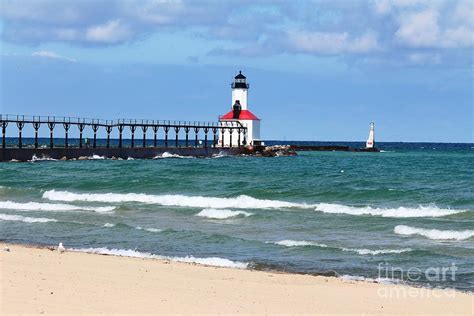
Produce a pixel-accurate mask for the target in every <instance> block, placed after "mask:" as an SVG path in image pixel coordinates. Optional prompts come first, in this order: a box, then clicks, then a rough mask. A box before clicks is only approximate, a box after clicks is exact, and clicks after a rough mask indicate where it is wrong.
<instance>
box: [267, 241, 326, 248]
mask: <svg viewBox="0 0 474 316" xmlns="http://www.w3.org/2000/svg"><path fill="white" fill-rule="evenodd" d="M274 244H276V245H280V246H285V247H306V246H314V247H320V248H327V247H328V245H325V244H319V243H316V242H313V241H306V240H280V241H276V242H274Z"/></svg>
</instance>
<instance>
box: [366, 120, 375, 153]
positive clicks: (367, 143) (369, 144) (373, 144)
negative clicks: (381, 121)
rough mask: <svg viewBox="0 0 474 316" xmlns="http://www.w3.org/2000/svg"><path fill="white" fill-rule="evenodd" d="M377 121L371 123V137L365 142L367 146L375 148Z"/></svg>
mask: <svg viewBox="0 0 474 316" xmlns="http://www.w3.org/2000/svg"><path fill="white" fill-rule="evenodd" d="M374 133H375V123H374V122H372V123H370V130H369V137H368V138H367V142H366V143H365V148H374V147H375V139H374V137H375V136H374Z"/></svg>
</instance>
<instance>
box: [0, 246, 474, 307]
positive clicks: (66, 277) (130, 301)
mask: <svg viewBox="0 0 474 316" xmlns="http://www.w3.org/2000/svg"><path fill="white" fill-rule="evenodd" d="M5 247H7V248H9V251H6V250H4V248H5ZM1 249H2V250H1V252H0V254H1V255H0V265H1V270H0V271H1V274H0V283H1V295H0V298H1V300H0V313H1V314H2V315H10V314H13V315H15V314H23V315H24V314H68V315H71V314H118V313H120V314H176V313H185V314H190V313H200V314H217V313H221V314H426V315H434V314H459V315H472V314H473V312H474V309H473V308H474V295H472V294H466V293H461V292H457V291H456V292H455V291H446V290H427V289H420V288H412V287H408V286H401V285H384V284H376V283H370V282H362V281H344V280H341V279H338V278H334V277H322V276H309V275H295V274H284V273H273V272H272V273H270V272H263V271H251V270H240V269H230V268H216V267H209V266H202V265H196V264H187V263H179V262H170V261H166V260H156V259H140V258H129V257H117V256H105V255H97V254H86V253H78V252H70V251H66V252H65V253H62V254H59V253H58V252H57V251H52V250H50V249H46V248H36V247H29V246H22V245H11V244H1Z"/></svg>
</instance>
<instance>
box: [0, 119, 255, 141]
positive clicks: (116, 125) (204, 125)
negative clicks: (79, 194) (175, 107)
mask: <svg viewBox="0 0 474 316" xmlns="http://www.w3.org/2000/svg"><path fill="white" fill-rule="evenodd" d="M9 124H11V125H16V128H17V130H18V140H17V142H16V144H13V146H14V147H17V148H22V147H23V146H24V144H23V140H24V137H23V129H24V128H25V126H28V125H31V126H32V127H33V129H34V144H32V145H33V146H34V148H38V147H39V142H38V139H39V137H38V134H39V130H40V127H41V126H42V125H43V126H47V128H48V129H49V148H54V147H57V146H60V147H62V146H61V145H60V144H58V143H57V138H55V137H54V129H55V128H56V127H57V126H58V125H60V126H62V127H63V130H64V143H63V146H64V147H65V148H69V147H74V145H72V144H70V142H69V132H70V128H71V127H72V126H76V127H77V129H78V132H79V142H78V144H77V145H76V147H79V148H82V147H83V146H89V145H90V146H91V147H92V148H96V147H98V142H97V133H98V131H99V130H100V129H103V130H105V132H106V142H105V147H106V148H110V147H111V146H112V142H111V134H112V132H114V131H117V132H118V144H117V145H116V147H119V148H121V147H125V144H124V132H125V131H126V130H127V129H128V130H129V131H130V133H131V134H130V142H129V144H130V147H131V148H134V147H136V146H135V145H136V144H135V132H136V130H137V129H141V131H142V146H141V147H147V138H146V137H147V131H148V130H152V131H153V147H157V146H158V133H159V132H160V130H162V131H163V133H164V137H163V140H164V146H165V147H171V146H173V145H172V143H173V142H172V141H171V142H170V140H169V133H170V132H171V133H173V132H174V136H175V137H174V147H179V146H180V144H182V143H183V141H182V140H181V141H180V139H179V135H180V132H181V133H182V134H183V132H184V146H185V147H191V146H192V145H191V144H192V141H190V138H189V136H190V132H192V133H193V134H194V146H195V147H198V146H200V145H201V144H202V146H203V147H208V146H209V145H210V146H211V147H225V146H227V147H240V146H244V145H246V143H247V141H246V139H247V128H246V127H245V126H242V124H241V123H240V122H238V121H227V122H200V121H169V120H168V121H166V120H136V119H117V120H101V119H89V118H78V117H60V116H29V115H11V114H0V126H1V129H2V148H6V147H7V141H6V133H7V127H8V126H9ZM11 125H10V126H11ZM86 128H90V129H91V130H92V132H93V138H92V143H91V144H89V142H84V141H83V138H84V137H83V135H84V132H85V131H86ZM209 134H211V136H212V141H208V138H209ZM218 135H219V136H221V140H222V141H221V142H220V144H219V142H218V139H219V137H218ZM191 136H192V135H191ZM199 136H204V139H199ZM226 137H227V138H226ZM233 137H236V138H233ZM226 139H228V140H229V141H228V142H227V141H226ZM55 140H56V141H55ZM233 140H234V141H233ZM235 140H237V142H235ZM226 144H227V145H226ZM170 145H171V146H170ZM46 147H48V146H46Z"/></svg>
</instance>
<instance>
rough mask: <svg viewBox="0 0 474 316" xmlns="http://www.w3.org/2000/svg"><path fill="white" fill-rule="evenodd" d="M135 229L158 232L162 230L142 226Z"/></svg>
mask: <svg viewBox="0 0 474 316" xmlns="http://www.w3.org/2000/svg"><path fill="white" fill-rule="evenodd" d="M135 229H138V230H144V231H147V232H150V233H159V232H162V231H163V230H162V229H158V228H143V227H140V226H137V227H135Z"/></svg>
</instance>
